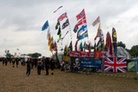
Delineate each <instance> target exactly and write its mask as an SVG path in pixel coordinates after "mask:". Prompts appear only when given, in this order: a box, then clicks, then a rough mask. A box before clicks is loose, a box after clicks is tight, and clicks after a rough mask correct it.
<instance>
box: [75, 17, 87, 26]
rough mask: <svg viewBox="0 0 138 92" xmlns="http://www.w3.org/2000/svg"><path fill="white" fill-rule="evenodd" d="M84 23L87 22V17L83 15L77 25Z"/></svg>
mask: <svg viewBox="0 0 138 92" xmlns="http://www.w3.org/2000/svg"><path fill="white" fill-rule="evenodd" d="M84 23H86V17H83V18H82V19H81V20H80V21H78V22H77V24H76V26H80V25H82V24H84Z"/></svg>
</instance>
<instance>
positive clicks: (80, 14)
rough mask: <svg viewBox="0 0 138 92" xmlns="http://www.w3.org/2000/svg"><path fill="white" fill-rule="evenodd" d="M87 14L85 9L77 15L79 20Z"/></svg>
mask: <svg viewBox="0 0 138 92" xmlns="http://www.w3.org/2000/svg"><path fill="white" fill-rule="evenodd" d="M84 16H85V11H84V9H83V10H82V11H81V12H80V13H79V14H78V15H77V16H76V18H77V20H79V19H81V18H83V17H84Z"/></svg>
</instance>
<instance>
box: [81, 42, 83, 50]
mask: <svg viewBox="0 0 138 92" xmlns="http://www.w3.org/2000/svg"><path fill="white" fill-rule="evenodd" d="M80 51H83V47H82V42H81V43H80Z"/></svg>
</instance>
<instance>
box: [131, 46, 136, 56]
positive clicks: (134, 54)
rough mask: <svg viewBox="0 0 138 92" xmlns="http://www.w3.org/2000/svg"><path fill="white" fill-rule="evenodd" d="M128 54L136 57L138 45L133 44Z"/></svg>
mask: <svg viewBox="0 0 138 92" xmlns="http://www.w3.org/2000/svg"><path fill="white" fill-rule="evenodd" d="M130 54H131V56H133V57H137V56H138V45H134V46H133V47H132V48H131V49H130Z"/></svg>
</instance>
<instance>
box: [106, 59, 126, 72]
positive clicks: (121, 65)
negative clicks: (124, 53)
mask: <svg viewBox="0 0 138 92" xmlns="http://www.w3.org/2000/svg"><path fill="white" fill-rule="evenodd" d="M126 64H127V63H126V58H117V57H106V59H105V61H104V71H105V72H109V71H110V72H114V73H116V72H126Z"/></svg>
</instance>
